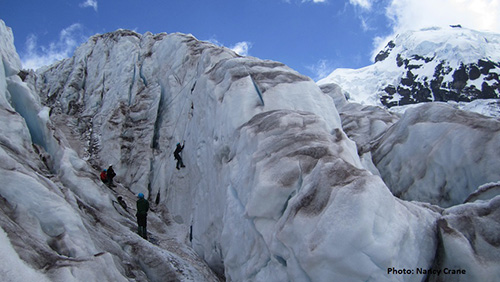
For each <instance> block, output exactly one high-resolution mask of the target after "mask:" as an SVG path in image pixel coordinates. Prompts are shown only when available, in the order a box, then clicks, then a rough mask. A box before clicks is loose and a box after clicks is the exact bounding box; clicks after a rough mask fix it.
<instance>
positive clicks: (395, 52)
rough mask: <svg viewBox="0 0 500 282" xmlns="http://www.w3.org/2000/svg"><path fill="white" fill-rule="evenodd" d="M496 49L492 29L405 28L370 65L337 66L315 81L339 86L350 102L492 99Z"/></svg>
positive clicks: (498, 41)
mask: <svg viewBox="0 0 500 282" xmlns="http://www.w3.org/2000/svg"><path fill="white" fill-rule="evenodd" d="M499 52H500V35H498V34H495V33H486V32H478V31H474V30H469V29H466V28H461V27H458V26H455V27H449V28H428V29H423V30H418V31H409V32H404V33H401V34H399V35H398V36H396V38H394V39H393V40H391V41H390V42H389V43H388V44H387V46H386V47H385V48H384V49H383V50H381V51H380V53H379V54H378V55H377V56H376V57H375V63H374V64H373V65H371V66H368V67H365V68H362V69H358V70H349V69H338V70H335V71H334V72H333V73H332V74H331V75H329V76H328V77H327V78H325V79H323V80H321V81H319V82H318V83H319V84H320V85H323V84H328V83H330V82H333V83H336V84H339V85H340V86H341V87H342V88H343V89H344V90H345V91H347V92H349V94H350V95H351V100H352V101H354V102H358V103H359V102H363V103H365V104H371V105H384V106H386V107H393V106H402V105H408V104H415V103H421V102H432V101H444V102H446V101H455V102H470V101H473V100H477V99H497V98H499V97H500V89H499V87H500V80H499V77H498V75H499V74H500V56H499V55H498V54H499ZM495 112H498V110H497V111H495Z"/></svg>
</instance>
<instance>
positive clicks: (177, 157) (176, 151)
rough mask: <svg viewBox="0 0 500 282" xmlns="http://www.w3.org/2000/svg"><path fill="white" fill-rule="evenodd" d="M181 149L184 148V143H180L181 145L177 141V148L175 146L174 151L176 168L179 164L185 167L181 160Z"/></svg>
mask: <svg viewBox="0 0 500 282" xmlns="http://www.w3.org/2000/svg"><path fill="white" fill-rule="evenodd" d="M182 149H184V143H182V146H181V143H177V148H175V151H174V158H175V159H176V160H177V165H176V168H177V169H180V168H179V166H180V167H186V166H185V165H184V163H183V162H182V157H181V152H182Z"/></svg>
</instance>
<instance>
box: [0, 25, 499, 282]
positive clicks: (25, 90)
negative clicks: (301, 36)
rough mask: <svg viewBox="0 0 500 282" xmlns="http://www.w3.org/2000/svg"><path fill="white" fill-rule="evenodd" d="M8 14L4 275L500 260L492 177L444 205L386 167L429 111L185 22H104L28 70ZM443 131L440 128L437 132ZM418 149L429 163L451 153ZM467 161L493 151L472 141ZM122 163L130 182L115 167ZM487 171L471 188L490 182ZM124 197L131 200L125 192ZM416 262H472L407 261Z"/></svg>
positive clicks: (61, 276) (359, 272)
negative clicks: (108, 27)
mask: <svg viewBox="0 0 500 282" xmlns="http://www.w3.org/2000/svg"><path fill="white" fill-rule="evenodd" d="M0 26H1V28H2V29H0V30H1V32H2V34H1V36H0V38H2V40H5V41H2V42H7V43H5V44H4V43H2V45H1V47H2V53H1V54H2V58H3V59H2V62H3V64H4V68H3V69H4V74H3V76H0V83H1V84H0V87H2V88H0V91H2V92H0V94H1V95H0V99H1V100H0V101H2V104H1V106H2V107H1V108H0V121H3V124H1V126H0V128H1V129H2V139H0V141H1V142H0V148H1V149H2V151H1V155H0V157H1V158H2V160H3V161H2V162H1V166H0V169H1V172H0V180H1V182H2V183H5V185H3V186H2V187H1V188H0V195H1V198H0V199H1V200H2V209H1V211H0V219H1V221H0V224H1V227H2V230H3V232H0V240H1V241H0V246H1V248H2V258H5V257H8V258H9V260H11V261H12V263H11V264H5V263H0V271H1V272H2V273H9V271H10V270H11V269H12V268H15V269H19V270H22V271H23V273H26V274H25V275H26V279H31V280H33V279H36V280H42V279H49V280H58V281H68V280H77V281H78V280H97V279H99V280H105V281H120V280H124V281H126V280H139V281H145V280H150V281H165V280H173V281H177V280H181V281H214V280H216V279H217V277H216V275H215V274H214V272H215V273H216V274H217V276H218V277H219V278H220V277H225V279H226V280H228V281H421V280H423V279H428V280H430V281H434V280H436V281H440V280H445V281H456V280H459V281H460V280H461V281H471V279H472V280H476V281H493V280H494V279H495V277H498V275H500V268H499V267H498V250H499V248H498V245H497V239H498V238H497V237H496V235H495V234H498V231H499V228H498V222H499V219H498V197H496V195H497V194H496V193H495V189H493V188H491V189H486V188H485V187H486V186H483V187H482V188H481V189H479V190H478V191H476V193H475V194H474V199H481V200H479V201H476V202H473V198H469V200H470V202H469V203H467V204H464V205H455V206H453V207H451V208H448V209H444V208H442V207H439V206H434V205H430V204H427V203H420V202H407V201H404V200H401V199H399V198H397V197H395V196H393V194H392V193H391V190H389V189H388V187H387V185H386V184H385V183H384V181H383V180H386V179H387V176H386V174H388V173H387V172H386V171H385V170H384V169H383V168H384V166H385V167H387V169H390V168H391V167H397V166H396V164H398V163H402V162H405V161H407V159H405V158H406V157H407V155H406V154H403V153H401V152H400V151H397V148H399V145H398V143H397V142H398V140H403V141H404V142H403V143H402V144H403V145H404V147H405V148H408V150H413V147H415V144H416V143H418V142H420V141H419V139H414V137H415V136H414V135H412V134H408V133H407V132H405V131H404V130H397V128H396V126H397V125H398V124H399V123H400V122H402V121H403V125H413V124H418V123H417V122H409V121H405V117H403V118H401V120H400V117H399V116H396V115H393V114H389V113H387V112H386V111H384V110H383V109H380V108H377V107H369V108H366V107H364V106H361V105H356V104H349V103H347V102H346V101H345V99H343V96H342V95H343V93H342V91H341V90H340V89H339V88H338V87H334V86H332V85H329V86H328V87H326V88H325V87H323V91H322V89H320V88H319V87H318V86H317V85H316V83H314V82H313V81H312V80H311V79H309V78H307V77H304V76H302V75H300V74H298V73H297V72H295V71H293V70H291V69H289V68H288V67H286V66H285V65H283V64H281V63H277V62H272V61H263V60H259V59H256V58H250V57H240V56H238V55H236V54H235V53H233V52H232V51H230V50H228V49H224V48H220V47H216V46H214V45H212V44H209V43H204V42H200V41H198V40H196V39H195V38H194V37H192V36H190V35H184V34H168V35H167V34H157V35H153V34H150V33H146V34H144V35H140V34H137V33H134V32H131V31H125V30H119V31H116V32H113V33H108V34H104V35H96V36H94V37H92V38H90V40H89V41H88V42H87V43H85V44H84V45H82V46H81V47H80V48H78V49H77V50H76V51H75V54H74V56H73V57H72V58H69V59H66V60H64V61H61V62H59V63H57V64H54V65H52V66H48V67H46V68H45V69H43V70H40V71H38V72H37V73H33V72H28V71H26V72H22V73H20V74H19V75H18V71H19V60H18V58H17V55H16V54H15V51H14V49H13V45H12V36H11V33H10V31H9V30H7V28H6V27H5V26H3V22H2V23H1V25H0ZM3 49H5V50H3ZM4 54H6V55H4ZM10 56H13V57H10ZM7 70H8V71H7ZM20 76H22V77H23V78H24V82H23V81H22V80H21V78H20ZM324 92H327V93H328V95H326V94H325V93H324ZM332 98H333V99H332ZM334 103H335V104H337V105H339V106H338V108H339V111H340V114H339V112H338V111H337V108H336V107H335V104H334ZM340 104H342V106H340ZM449 110H454V109H453V108H445V109H440V111H441V112H443V114H441V115H440V117H441V118H442V119H441V120H439V121H435V122H436V123H439V124H441V125H443V126H447V123H449V121H450V119H453V115H452V114H450V115H451V116H449V115H446V114H444V113H447V112H448V111H449ZM366 113H371V114H369V115H367V114H366ZM453 113H454V114H455V115H457V114H458V115H460V113H457V112H453ZM410 117H411V116H410ZM471 118H475V116H474V117H471ZM409 120H410V121H413V120H415V118H413V119H412V118H409ZM488 121H489V120H488ZM457 123H464V124H465V125H463V126H464V127H467V126H468V124H472V123H471V122H469V121H463V122H462V121H457ZM30 124H31V125H30ZM391 126H392V127H391ZM389 128H390V129H389ZM392 128H396V129H392ZM414 128H417V129H418V126H413V127H412V126H409V128H408V130H410V131H411V130H415V129H414ZM452 128H460V126H459V125H455V127H453V126H452ZM473 129H475V127H473ZM471 130H472V129H471ZM346 133H347V134H346ZM497 135H498V133H497V132H496V131H491V132H486V133H484V136H482V137H481V138H480V140H484V139H487V140H492V141H491V144H492V145H491V148H490V149H488V150H495V145H494V144H495V141H494V140H496V139H495V138H497V137H496V136H497ZM4 136H5V137H4ZM445 136H446V135H445ZM348 137H350V138H348ZM446 137H447V138H448V136H446ZM449 138H451V139H453V138H452V136H449ZM184 141H185V142H184ZM473 141H474V142H471V143H467V144H465V145H464V146H474V144H477V142H479V140H475V139H474V140H473ZM178 142H184V143H185V149H184V151H183V153H182V156H183V159H184V163H185V164H186V168H183V169H181V170H176V169H175V161H174V160H173V156H172V153H173V150H174V148H175V145H176V143H178ZM32 143H34V144H35V145H32ZM435 144H439V138H437V139H436V140H429V146H434V145H435ZM424 147H425V146H424ZM467 148H471V147H467ZM471 150H472V149H471ZM488 152H489V151H488ZM372 154H373V155H374V159H375V160H376V161H375V164H376V165H377V166H378V167H375V164H374V162H372V160H371V157H370V156H371V155H372ZM360 155H361V158H360ZM375 156H377V157H378V158H377V157H375ZM419 156H420V160H421V161H422V162H424V163H425V162H428V161H429V162H431V161H433V160H436V161H437V162H441V161H443V158H445V157H446V156H447V155H446V154H445V155H443V156H442V157H440V158H434V157H433V156H432V155H425V154H420V155H419ZM490 157H491V158H494V157H495V156H490ZM391 160H392V161H391ZM453 161H455V160H453ZM384 162H387V163H389V165H384ZM465 162H466V163H467V165H470V166H472V165H473V164H474V163H475V164H481V165H483V161H482V160H480V159H478V158H477V157H476V156H475V155H474V154H473V153H471V154H470V158H466V159H465V160H464V163H465ZM469 162H473V163H469ZM109 163H112V164H113V166H114V167H115V170H116V172H117V177H116V178H115V179H116V181H117V182H118V185H117V187H115V188H114V189H109V188H107V187H106V186H104V185H102V184H101V183H100V182H99V180H98V173H99V169H101V168H104V167H107V165H108V164H109ZM488 164H490V165H491V166H496V165H497V163H496V162H490V163H488V162H486V163H484V166H486V165H488ZM428 169H429V170H430V171H433V170H434V169H436V168H435V167H433V166H429V168H428ZM378 174H380V175H381V176H382V177H380V176H378ZM419 175H420V174H419V172H418V171H417V172H415V173H411V174H409V175H401V178H404V177H406V179H409V180H404V181H403V180H399V179H397V180H396V181H394V183H400V182H404V183H407V182H412V181H415V179H419V178H418V177H419ZM434 175H435V177H436V178H438V180H436V183H439V179H440V177H441V174H434ZM489 176H491V175H489ZM443 177H446V179H448V178H447V177H451V176H450V175H444V176H443ZM492 179H493V178H492ZM386 181H387V180H386ZM430 182H431V181H430V180H427V181H426V182H425V184H428V183H430ZM468 183H469V182H468ZM470 183H471V184H470V185H468V186H467V189H471V187H472V186H473V185H481V184H484V183H479V182H477V181H476V182H473V181H470ZM432 184H434V183H432ZM492 185H493V184H492ZM416 186H418V185H416ZM416 186H408V187H407V186H404V187H405V188H403V189H408V190H415V189H417V188H418V187H416ZM493 186H494V185H493ZM493 186H491V185H490V186H488V187H493ZM401 187H403V186H401ZM389 188H391V189H393V191H396V190H394V188H393V187H391V186H389ZM476 188H477V187H476ZM429 189H430V188H429ZM464 189H465V188H464V187H461V186H460V187H459V188H457V189H456V190H457V192H458V194H459V196H462V194H463V193H464V192H463V190H464ZM467 191H468V190H467ZM485 191H487V192H485ZM138 192H142V193H144V194H145V195H146V197H147V198H148V199H149V200H150V202H151V204H152V207H153V210H154V211H152V212H150V216H149V218H148V220H149V225H148V226H149V227H148V228H149V231H150V237H151V240H150V242H148V241H145V240H143V239H141V238H140V237H139V236H138V235H136V234H135V222H134V216H133V215H134V210H133V208H134V200H135V199H134V194H137V193H138ZM465 193H468V192H465ZM119 195H120V196H122V197H124V198H125V200H126V202H127V203H128V206H129V207H130V209H129V211H127V210H125V209H123V208H122V207H121V206H120V205H117V203H116V197H117V196H119ZM437 199H438V200H439V199H440V198H439V197H438V198H437ZM433 200H435V198H433ZM463 200H465V199H463ZM443 206H444V205H443ZM21 238H27V239H26V240H21ZM152 243H153V244H152ZM2 261H5V260H2ZM205 263H206V264H208V266H209V267H210V269H209V268H208V267H207V266H206V264H205ZM11 267H12V268H11ZM417 268H421V269H430V268H436V269H445V268H453V269H459V268H460V269H461V268H463V269H465V270H466V272H467V273H466V274H463V275H442V276H436V275H434V276H433V275H427V274H425V273H423V274H422V273H413V274H412V275H403V274H398V273H400V272H401V271H403V270H405V271H406V270H410V271H411V270H413V271H415V270H416V269H417ZM393 270H394V271H393ZM394 272H395V273H394ZM23 275H24V274H23ZM97 276H98V277H97ZM13 279H15V277H14V278H13Z"/></svg>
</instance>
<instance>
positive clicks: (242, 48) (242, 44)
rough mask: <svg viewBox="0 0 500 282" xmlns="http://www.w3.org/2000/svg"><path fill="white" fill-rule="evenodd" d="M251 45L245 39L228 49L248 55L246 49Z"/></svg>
mask: <svg viewBox="0 0 500 282" xmlns="http://www.w3.org/2000/svg"><path fill="white" fill-rule="evenodd" d="M251 47H252V43H250V42H247V41H242V42H238V43H236V44H235V45H233V46H232V47H229V49H231V50H233V51H234V52H236V54H238V55H241V56H248V50H249V49H250V48H251Z"/></svg>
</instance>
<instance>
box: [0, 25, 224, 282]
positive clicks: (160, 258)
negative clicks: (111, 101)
mask: <svg viewBox="0 0 500 282" xmlns="http://www.w3.org/2000/svg"><path fill="white" fill-rule="evenodd" d="M0 54H1V55H2V61H1V62H2V68H1V72H0V101H1V102H0V131H1V134H0V160H1V161H0V182H1V183H2V184H1V185H0V226H1V230H0V249H1V250H2V253H1V255H0V256H1V261H2V263H0V273H1V275H2V277H3V279H7V280H9V281H20V280H23V281H24V280H33V281H34V280H36V281H98V280H99V281H129V280H130V279H133V280H136V281H147V280H149V281H155V280H161V279H162V278H163V277H171V278H172V279H178V280H182V279H187V280H197V281H205V280H208V281H216V280H217V278H216V277H215V275H214V274H213V272H212V271H211V270H209V269H208V267H207V266H206V264H205V263H204V262H202V261H201V260H200V259H199V258H198V257H197V256H196V255H195V254H194V252H193V251H192V250H191V249H189V248H188V247H187V246H185V245H181V244H179V243H178V242H177V241H176V240H175V239H174V240H172V236H171V235H170V236H167V235H164V233H165V227H166V224H165V223H164V222H163V221H161V220H160V219H159V218H158V216H156V215H155V214H152V215H151V216H150V221H153V222H156V224H155V225H154V227H153V228H151V229H150V231H152V233H153V234H154V235H153V236H154V237H155V239H156V244H157V246H155V245H153V244H150V243H149V242H146V241H144V240H143V239H142V238H140V237H139V236H138V235H136V234H135V230H136V227H135V222H134V221H135V219H134V215H133V210H134V209H133V204H134V199H135V196H134V194H132V193H131V192H130V191H128V190H125V189H123V187H116V188H115V189H116V190H111V189H109V188H107V187H106V186H104V185H103V184H102V183H100V181H99V180H98V175H97V173H96V171H95V170H93V169H92V168H91V167H90V166H89V165H88V163H87V162H85V161H84V160H82V159H81V158H80V157H79V156H78V155H77V153H76V152H75V151H74V150H73V149H72V148H71V147H70V144H69V142H68V140H67V139H66V138H65V137H64V134H65V133H66V132H64V128H62V129H60V128H56V127H55V126H54V124H53V123H52V121H51V120H50V118H49V115H50V114H49V112H50V111H49V108H45V107H43V106H42V105H41V103H40V99H39V96H38V94H37V93H35V92H33V91H32V90H31V89H32V88H31V87H30V86H29V85H27V84H26V83H24V82H23V81H22V80H21V78H20V77H19V76H18V72H19V68H20V64H19V57H18V56H17V54H16V53H15V49H14V45H13V41H12V33H11V31H10V29H8V28H6V27H5V24H4V23H3V21H0ZM31 86H32V85H31ZM119 189H122V191H121V192H117V190H119ZM118 195H121V196H123V198H124V199H125V201H126V202H128V205H129V207H130V208H131V209H132V210H128V211H127V210H125V209H124V208H123V207H121V206H120V205H118V203H117V201H116V197H117V196H118ZM157 234H158V235H157ZM167 239H169V241H167ZM169 249H170V250H174V251H173V252H171V251H169Z"/></svg>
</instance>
